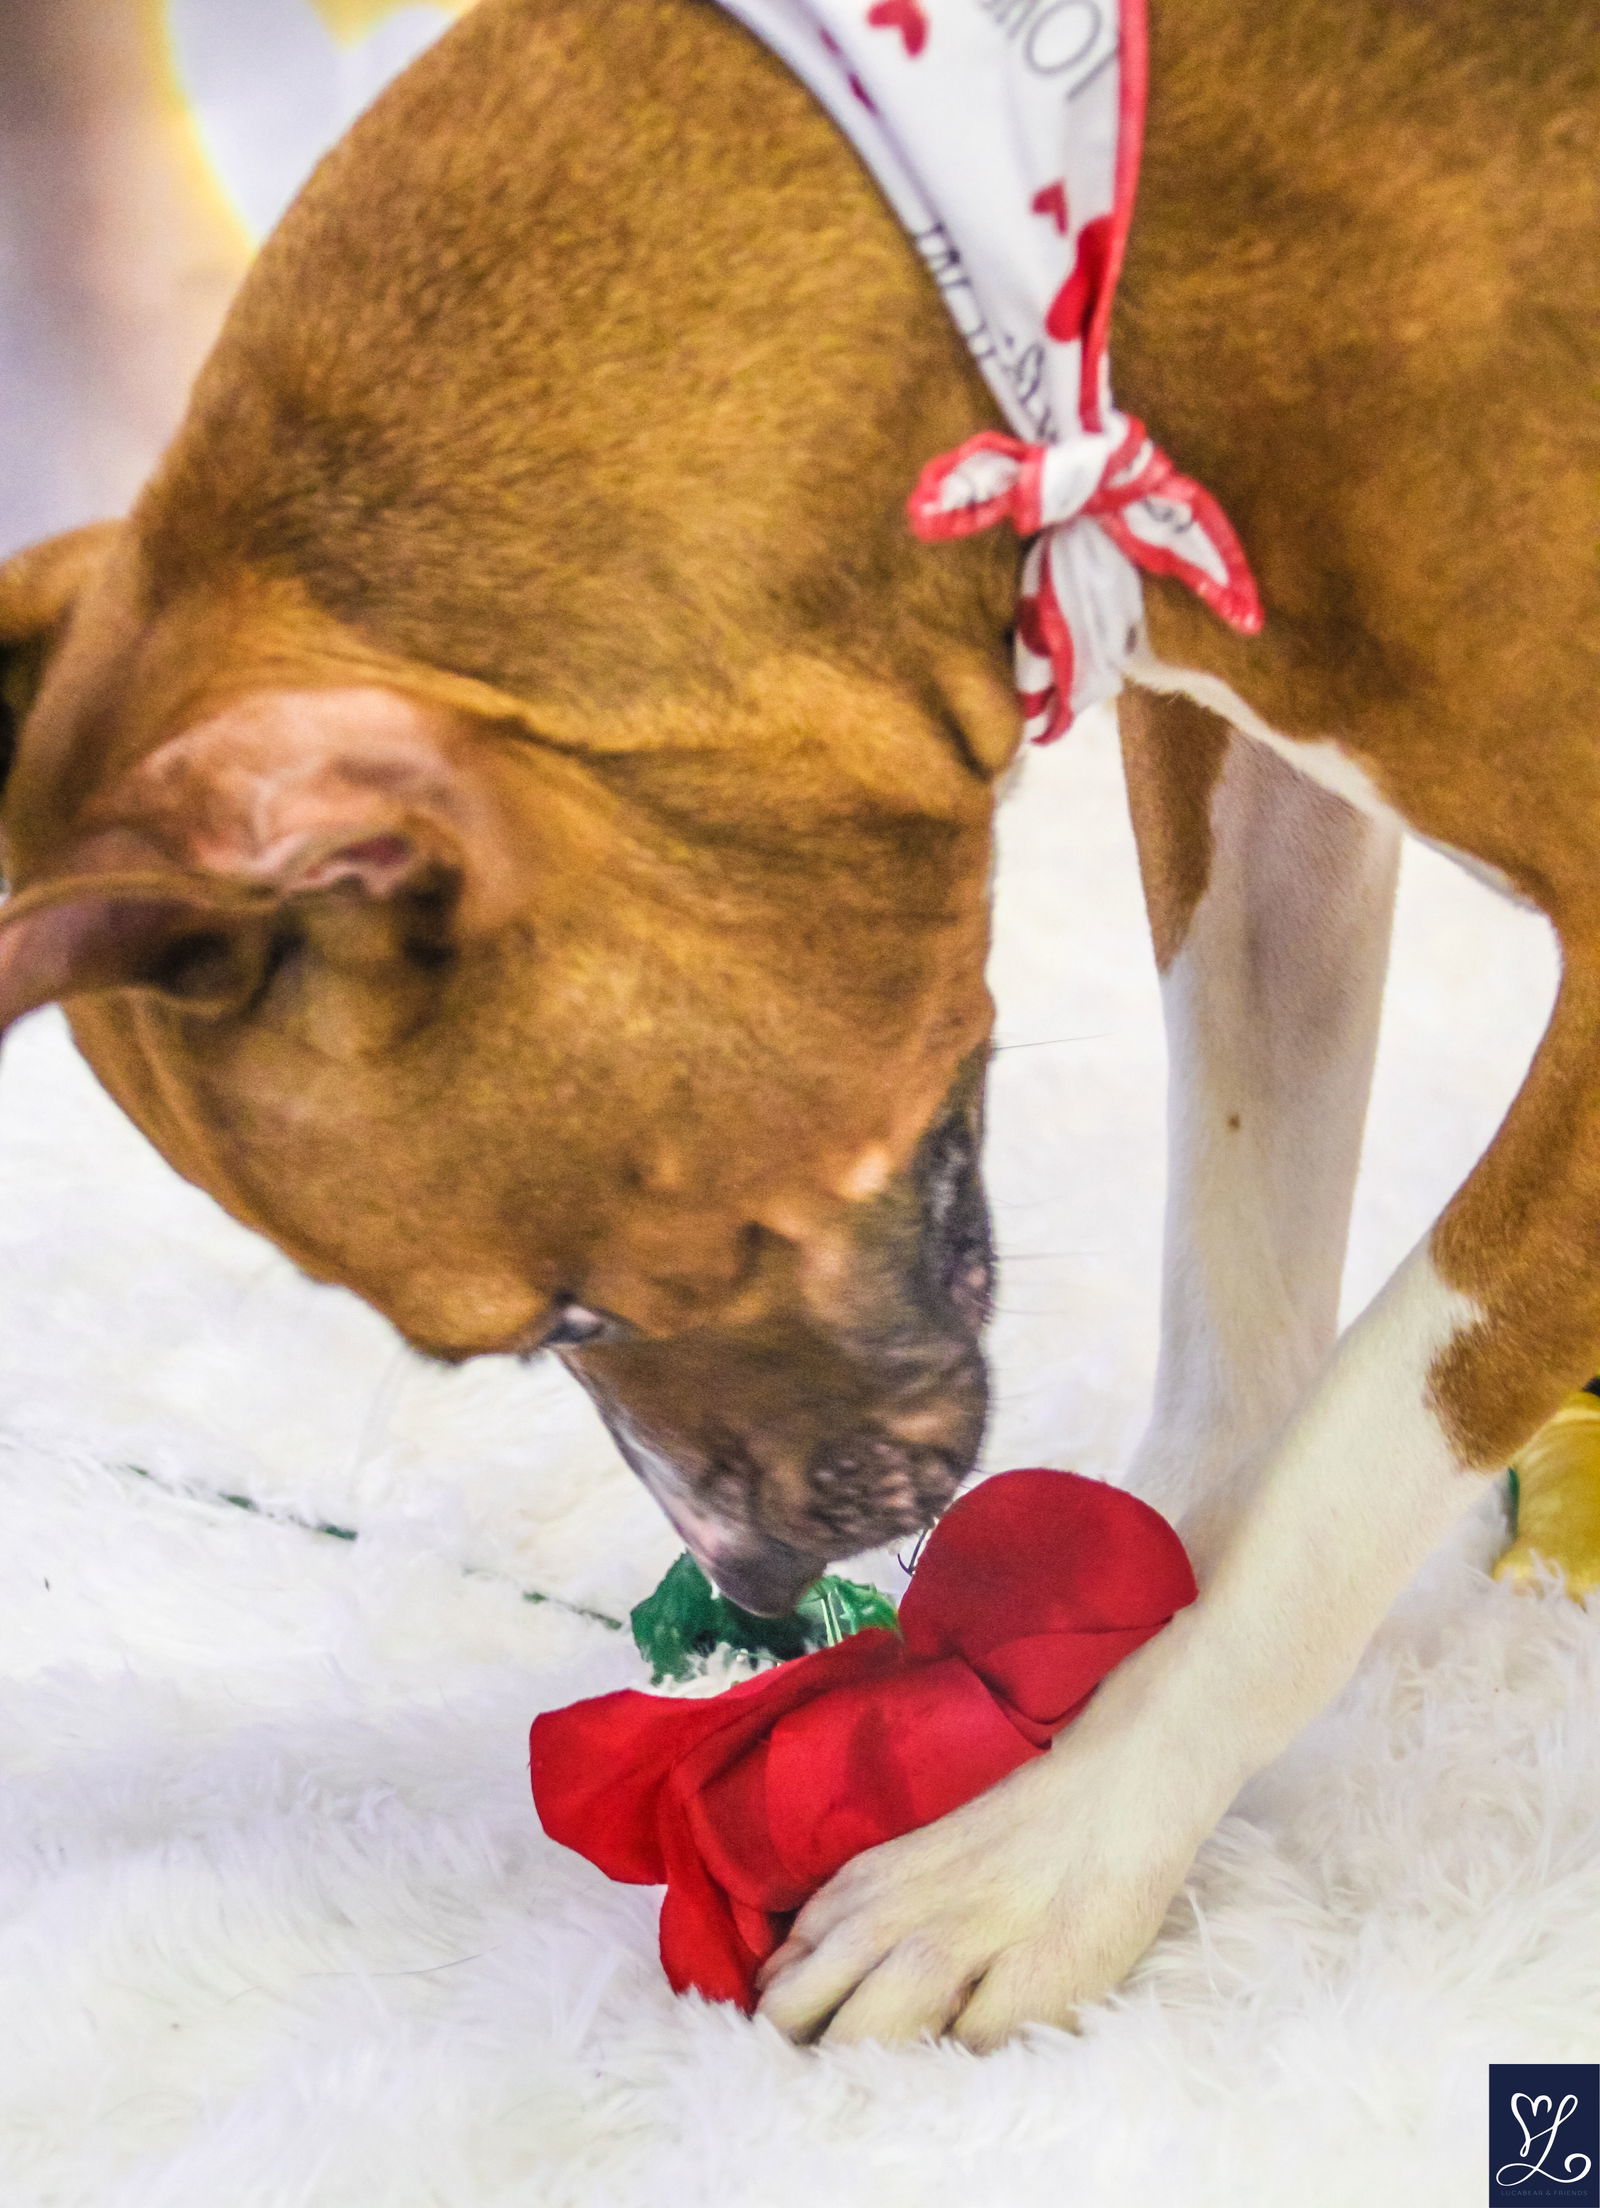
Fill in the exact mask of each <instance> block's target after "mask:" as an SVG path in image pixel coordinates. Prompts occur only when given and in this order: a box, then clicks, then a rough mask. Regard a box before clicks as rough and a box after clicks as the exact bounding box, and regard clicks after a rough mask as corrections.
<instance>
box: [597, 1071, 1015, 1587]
mask: <svg viewBox="0 0 1600 2208" xmlns="http://www.w3.org/2000/svg"><path fill="white" fill-rule="evenodd" d="M981 1134H982V1071H981V1068H974V1067H969V1068H967V1069H966V1070H965V1071H964V1072H963V1075H962V1077H961V1080H960V1081H959V1082H958V1084H957V1087H956V1090H955V1092H954V1095H953V1097H952V1100H951V1102H950V1104H949V1106H948V1107H947V1109H946V1111H945V1112H944V1113H943V1114H942V1115H941V1117H940V1118H939V1120H938V1121H936V1123H935V1124H934V1126H933V1127H932V1128H931V1129H930V1130H929V1132H928V1133H927V1134H926V1135H925V1136H924V1138H923V1140H922V1143H921V1145H920V1146H919V1148H918V1150H917V1153H916V1155H915V1157H914V1158H913V1160H912V1162H911V1165H910V1168H909V1170H908V1171H907V1172H906V1173H904V1174H903V1175H902V1176H901V1177H900V1179H899V1180H898V1181H896V1182H895V1183H894V1184H893V1185H892V1186H891V1187H890V1188H889V1189H888V1190H886V1191H885V1192H884V1193H883V1194H882V1195H881V1196H880V1197H878V1198H876V1199H874V1200H872V1201H871V1202H867V1203H862V1204H860V1205H859V1206H856V1207H853V1212H854V1216H853V1218H852V1222H851V1228H852V1231H851V1238H850V1250H849V1262H848V1264H847V1265H846V1266H845V1267H843V1268H842V1270H841V1275H840V1279H839V1280H838V1281H836V1282H835V1284H834V1286H833V1289H832V1291H831V1293H830V1297H829V1307H828V1308H827V1309H826V1310H823V1309H819V1308H818V1299H817V1298H816V1297H815V1295H810V1296H808V1295H806V1294H805V1293H803V1292H796V1293H794V1294H792V1295H790V1296H788V1297H787V1298H785V1299H784V1301H783V1302H781V1303H780V1304H779V1306H778V1307H777V1308H776V1309H774V1310H772V1311H771V1312H769V1313H768V1314H767V1315H766V1316H765V1317H763V1319H762V1320H761V1321H760V1322H759V1323H757V1324H753V1325H750V1326H746V1327H743V1328H738V1329H735V1328H731V1327H707V1328H704V1329H700V1330H696V1331H693V1332H690V1333H687V1334H683V1335H678V1336H675V1337H673V1338H671V1339H667V1340H645V1339H642V1338H634V1339H632V1340H628V1339H622V1340H610V1341H606V1342H600V1343H595V1344H593V1345H586V1346H584V1347H581V1348H574V1349H573V1350H571V1351H570V1352H568V1353H566V1354H567V1362H568V1363H569V1364H570V1366H571V1369H572V1370H573V1372H574V1373H575V1374H576V1375H577V1377H578V1378H579V1379H580V1380H581V1381H582V1382H583V1384H584V1386H585V1387H586V1388H587V1389H588V1391H589V1393H590V1394H591V1395H592V1396H593V1398H594V1400H595V1402H596V1404H597V1405H598V1407H599V1409H600V1412H601V1414H602V1416H603V1417H604V1418H605V1420H606V1423H607V1425H608V1426H609V1427H610V1429H611V1432H612V1434H613V1435H614V1436H615V1438H616V1441H617V1444H618V1447H619V1448H620V1449H621V1451H622V1453H623V1455H624V1456H625V1457H626V1458H627V1460H628V1462H629V1464H630V1465H631V1466H632V1467H633V1469H634V1471H635V1472H637V1473H638V1475H639V1477H640V1478H641V1479H642V1480H643V1481H644V1484H645V1485H646V1487H647V1488H649V1490H650V1492H651V1493H652V1495H654V1497H655V1498H656V1500H657V1501H658V1502H659V1503H660V1505H661V1507H662V1509H663V1510H664V1511H665V1512H666V1514H667V1516H668V1517H669V1518H670V1519H671V1520H672V1522H673V1524H674V1525H675V1526H676V1527H677V1529H678V1531H679V1532H680V1533H681V1534H682V1536H683V1538H684V1540H685V1542H686V1543H687V1544H688V1546H689V1548H690V1549H691V1550H692V1551H693V1552H694V1554H695V1556H696V1557H697V1558H698V1559H699V1561H700V1563H701V1565H702V1566H703V1567H704V1569H705V1570H706V1571H707V1573H708V1574H709V1575H710V1577H711V1578H712V1579H713V1580H714V1581H715V1582H716V1584H717V1586H718V1587H719V1588H720V1589H721V1591H722V1592H723V1594H725V1595H726V1596H727V1597H728V1598H729V1599H730V1600H731V1601H733V1602H736V1603H738V1604H739V1605H740V1606H741V1608H743V1609H746V1610H751V1611H755V1612H757V1613H758V1614H760V1615H762V1616H769V1617H771V1616H778V1615H781V1614H782V1613H784V1612H786V1611H788V1610H791V1609H792V1608H793V1607H794V1604H795V1603H796V1602H797V1601H798V1599H799V1598H800V1596H801V1595H802V1594H803V1593H804V1591H805V1589H806V1588H807V1586H809V1584H810V1583H811V1581H812V1580H813V1579H815V1578H816V1577H817V1575H818V1574H819V1573H820V1572H821V1571H822V1570H823V1568H824V1567H825V1566H826V1565H827V1564H828V1563H830V1562H832V1561H833V1560H835V1559H837V1558H840V1557H846V1556H853V1555H857V1554H859V1553H860V1552H861V1551H862V1550H864V1549H871V1548H876V1547H879V1546H880V1545H881V1544H883V1543H885V1542H889V1541H895V1540H900V1539H903V1538H904V1537H905V1536H907V1535H909V1534H913V1533H916V1532H918V1531H920V1530H921V1529H922V1528H923V1527H925V1526H928V1525H930V1524H931V1523H932V1522H933V1520H934V1519H935V1518H937V1517H938V1515H939V1513H940V1512H941V1511H942V1510H944V1508H945V1507H946V1506H947V1505H948V1504H949V1502H950V1501H951V1500H952V1498H953V1497H954V1495H955V1493H956V1490H957V1488H958V1487H959V1486H960V1485H961V1482H962V1481H963V1480H964V1479H965V1478H966V1476H967V1474H968V1473H969V1472H970V1471H971V1469H972V1466H973V1462H974V1460H975V1458H976V1456H977V1452H978V1445H979V1442H980V1441H981V1439H982V1435H983V1425H984V1416H985V1412H986V1409H987V1403H988V1382H987V1375H986V1373H985V1369H984V1362H983V1357H982V1353H981V1350H980V1347H979V1336H980V1333H981V1330H982V1327H983V1323H984V1321H985V1319H986V1318H987V1316H988V1307H989V1292H990V1283H991V1278H992V1273H993V1254H992V1248H991V1243H990V1236H989V1220H988V1212H987V1207H986V1205H985V1202H984V1197H983V1189H982V1184H981V1181H980V1179H979V1173H978V1161H979V1147H980V1141H981Z"/></svg>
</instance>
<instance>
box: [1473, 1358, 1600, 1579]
mask: <svg viewBox="0 0 1600 2208" xmlns="http://www.w3.org/2000/svg"><path fill="white" fill-rule="evenodd" d="M1512 1470H1513V1471H1514V1472H1515V1474H1516V1480H1517V1489H1516V1493H1517V1524H1516V1538H1515V1540H1514V1541H1513V1542H1512V1544H1511V1546H1510V1548H1508V1549H1507V1550H1506V1552H1505V1554H1504V1555H1503V1556H1502V1557H1501V1558H1500V1561H1499V1562H1498V1563H1497V1564H1496V1565H1495V1568H1494V1576H1495V1578H1496V1579H1508V1580H1510V1581H1512V1582H1513V1584H1515V1585H1518V1586H1527V1585H1531V1584H1532V1583H1533V1582H1534V1581H1535V1578H1536V1575H1537V1574H1538V1571H1539V1569H1540V1566H1541V1565H1550V1564H1553V1565H1555V1566H1556V1568H1557V1569H1558V1570H1559V1571H1560V1572H1561V1574H1562V1576H1563V1578H1564V1579H1565V1581H1566V1588H1567V1593H1568V1594H1569V1595H1586V1594H1588V1593H1589V1592H1590V1591H1591V1589H1593V1588H1596V1587H1600V1397H1596V1396H1593V1395H1591V1394H1590V1393H1589V1392H1588V1390H1587V1389H1579V1391H1578V1392H1577V1393H1576V1394H1575V1395H1569V1396H1568V1397H1567V1400H1566V1401H1565V1403H1563V1404H1562V1406H1561V1408H1560V1410H1559V1411H1557V1413H1556V1415H1555V1417H1554V1418H1552V1419H1550V1420H1549V1421H1548V1423H1547V1424H1545V1425H1543V1426H1541V1427H1540V1428H1539V1431H1538V1432H1537V1433H1536V1434H1535V1435H1534V1437H1533V1439H1532V1441H1530V1442H1529V1443H1528V1445H1527V1447H1526V1448H1525V1449H1524V1450H1522V1451H1521V1453H1520V1454H1519V1456H1518V1458H1517V1461H1516V1463H1515V1465H1514V1466H1513V1467H1512Z"/></svg>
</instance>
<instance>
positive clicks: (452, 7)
mask: <svg viewBox="0 0 1600 2208" xmlns="http://www.w3.org/2000/svg"><path fill="white" fill-rule="evenodd" d="M435 4H436V5H437V6H439V7H444V8H448V9H449V11H450V13H451V14H452V15H465V14H466V12H467V9H468V8H469V7H470V6H471V4H472V0H435ZM311 5H312V6H313V7H314V8H315V9H316V11H317V13H318V15H320V16H321V18H322V20H323V22H324V23H326V24H327V26H328V28H329V30H330V31H331V32H332V33H333V35H334V37H335V38H336V39H338V41H339V43H340V44H341V45H342V46H348V45H351V44H353V42H354V41H355V40H356V39H358V38H365V37H366V35H367V33H368V31H370V30H371V29H372V28H373V26H374V24H377V23H381V22H382V21H383V20H384V18H385V16H390V15H398V14H399V12H400V10H401V8H402V7H403V6H405V5H406V0H311Z"/></svg>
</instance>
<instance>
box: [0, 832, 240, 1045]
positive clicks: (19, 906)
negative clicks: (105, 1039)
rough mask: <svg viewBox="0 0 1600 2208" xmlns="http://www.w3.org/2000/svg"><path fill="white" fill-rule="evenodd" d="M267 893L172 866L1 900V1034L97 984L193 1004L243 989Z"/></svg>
mask: <svg viewBox="0 0 1600 2208" xmlns="http://www.w3.org/2000/svg"><path fill="white" fill-rule="evenodd" d="M271 903H272V900H271V899H270V897H266V896H263V895H261V894H259V893H257V894H255V895H252V894H251V893H250V892H248V891H238V890H232V889H229V888H227V887H225V886H223V885H215V886H213V885H211V884H209V883H205V882H185V881H184V880H183V878H182V877H181V876H179V875H178V874H176V873H173V872H168V871H158V872H149V873H144V872H129V873H109V874H104V875H100V876H95V875H69V876H67V877H66V878H64V879H63V880H60V881H51V882H40V883H37V884H35V885H34V887H32V888H30V889H27V890H24V891H23V892H22V893H21V894H20V895H18V896H15V897H11V898H8V899H7V900H6V903H5V904H4V905H3V906H0V1032H3V1031H4V1029H6V1028H8V1027H9V1026H10V1025H11V1023H12V1022H13V1021H14V1020H20V1019H21V1017H22V1015H23V1014H24V1013H25V1012H33V1011H37V1009H38V1008H39V1006H40V1005H43V1004H54V1003H58V1002H60V1001H62V1000H64V999H66V998H69V997H78V996H89V995H93V994H94V993H95V992H97V991H99V990H105V989H127V988H137V987H145V988H151V989H159V990H161V991H163V992H164V993H165V994H167V995H168V996H170V997H173V998H175V999H181V1000H183V1001H185V1002H187V1003H189V1004H190V1005H192V1006H195V1007H201V1006H204V1005H207V1004H221V1003H223V1002H225V1001H227V1000H228V999H230V998H232V997H236V996H237V995H238V993H239V975H240V973H241V970H242V965H241V953H243V952H245V951H246V950H250V949H257V948H258V947H259V944H260V942H261V940H262V939H263V938H264V936H265V932H266V928H267V925H268V917H269V907H270V905H271Z"/></svg>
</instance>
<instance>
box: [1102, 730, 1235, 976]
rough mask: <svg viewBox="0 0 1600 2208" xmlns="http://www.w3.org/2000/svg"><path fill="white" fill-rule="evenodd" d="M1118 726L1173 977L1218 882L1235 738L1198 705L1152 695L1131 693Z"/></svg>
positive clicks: (1154, 924) (1158, 942)
mask: <svg viewBox="0 0 1600 2208" xmlns="http://www.w3.org/2000/svg"><path fill="white" fill-rule="evenodd" d="M1117 719H1118V723H1119V726H1120V729H1121V734H1122V761H1123V768H1124V771H1125V773H1126V775H1127V780H1128V810H1129V811H1130V813H1131V814H1132V815H1133V826H1134V833H1135V835H1136V836H1137V838H1138V847H1139V878H1140V880H1141V882H1142V883H1143V885H1144V902H1145V910H1146V911H1147V912H1148V913H1149V915H1150V936H1151V940H1152V942H1153V943H1154V945H1155V953H1156V964H1157V966H1159V967H1160V969H1161V971H1162V972H1163V973H1165V972H1166V970H1167V968H1168V967H1169V966H1170V965H1171V964H1172V961H1173V960H1174V959H1175V958H1176V957H1177V955H1178V953H1179V951H1180V950H1182V948H1183V939H1184V937H1185V935H1186V934H1187V933H1188V930H1189V922H1190V921H1191V920H1192V919H1193V918H1194V911H1195V907H1196V906H1197V905H1198V904H1199V902H1200V900H1201V898H1202V897H1203V896H1204V895H1205V893H1206V883H1207V882H1208V880H1209V879H1210V876H1211V800H1212V797H1213V795H1214V793H1215V790H1216V786H1217V777H1218V776H1219V775H1220V774H1221V772H1222V767H1223V762H1224V760H1225V759H1226V758H1227V756H1228V731H1227V729H1226V727H1225V726H1224V725H1223V723H1222V722H1221V721H1219V720H1218V719H1217V717H1216V715H1215V714H1214V713H1208V712H1206V711H1205V709H1204V708H1203V707H1202V706H1198V705H1195V704H1194V703H1193V702H1192V701H1191V700H1190V699H1188V698H1181V697H1161V696H1158V695H1157V694H1156V693H1155V692H1153V691H1149V690H1130V691H1129V692H1128V693H1127V695H1126V696H1125V697H1124V698H1123V699H1122V701H1121V704H1120V705H1119V707H1118V711H1117Z"/></svg>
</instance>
